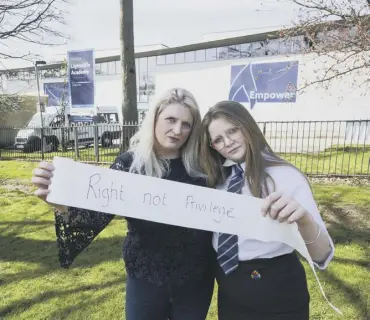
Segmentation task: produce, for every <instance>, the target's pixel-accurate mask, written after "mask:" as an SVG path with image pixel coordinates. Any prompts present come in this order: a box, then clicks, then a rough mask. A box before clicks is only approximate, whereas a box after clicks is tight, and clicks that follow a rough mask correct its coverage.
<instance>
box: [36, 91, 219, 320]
mask: <svg viewBox="0 0 370 320" xmlns="http://www.w3.org/2000/svg"><path fill="white" fill-rule="evenodd" d="M200 122H201V120H200V113H199V109H198V105H197V103H196V101H195V99H194V97H193V96H192V94H191V93H189V92H188V91H186V90H183V89H173V90H171V91H169V92H168V93H167V94H166V95H165V96H164V97H163V98H162V99H161V100H160V101H159V102H158V103H157V105H156V106H154V107H153V108H151V109H150V110H149V113H148V115H147V117H146V119H145V120H144V122H143V124H142V127H141V129H140V131H139V132H138V133H137V134H136V135H135V136H134V137H133V138H132V139H131V145H130V149H129V151H128V152H126V153H123V154H122V155H120V156H119V157H118V158H117V159H116V160H115V162H114V163H113V165H112V166H111V168H112V169H114V170H122V171H129V172H132V173H137V174H145V175H148V176H152V177H157V178H163V179H168V180H172V181H178V182H182V183H189V184H193V185H198V186H206V182H205V179H204V175H203V174H202V173H200V170H199V168H198V165H197V160H196V154H195V152H194V150H196V144H197V136H198V135H199V130H200ZM52 171H53V167H52V165H51V164H49V163H44V162H43V163H41V164H40V165H39V168H37V169H36V170H35V172H34V176H33V178H32V181H33V183H34V184H35V185H37V186H38V190H36V195H37V196H39V197H40V198H42V199H44V200H45V197H46V196H47V194H48V190H47V187H48V185H50V177H51V176H52ZM57 209H58V210H59V211H63V212H67V215H65V214H60V213H58V214H57V215H56V225H57V235H58V242H59V247H60V260H61V263H62V266H64V267H68V266H69V265H70V264H71V263H72V261H73V259H74V257H75V256H76V255H77V254H78V253H79V252H80V251H82V250H83V248H85V247H86V246H87V245H88V244H89V243H90V242H91V241H92V240H93V239H94V237H95V236H96V235H98V234H99V232H100V231H101V230H103V229H104V227H105V226H106V225H107V224H108V223H109V222H110V221H111V220H112V219H113V217H114V215H108V214H104V213H98V212H91V211H88V210H82V209H78V208H61V207H58V208H57ZM127 222H128V224H127V226H128V234H127V236H126V238H125V242H124V249H123V257H124V261H125V267H126V270H127V282H126V319H128V320H140V319H143V320H146V319H150V320H157V319H158V320H165V319H174V320H181V319H192V320H197V319H199V320H204V319H205V318H206V316H207V312H208V308H209V305H210V301H211V298H212V294H213V286H214V272H213V269H214V268H213V267H212V264H213V262H212V261H214V250H213V248H212V233H211V232H205V231H199V230H194V229H188V228H181V227H176V226H170V225H165V224H161V223H154V222H149V221H144V220H139V219H132V218H127Z"/></svg>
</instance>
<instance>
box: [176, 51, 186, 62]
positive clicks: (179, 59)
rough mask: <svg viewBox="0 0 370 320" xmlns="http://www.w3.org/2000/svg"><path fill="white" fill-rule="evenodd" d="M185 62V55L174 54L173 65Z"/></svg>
mask: <svg viewBox="0 0 370 320" xmlns="http://www.w3.org/2000/svg"><path fill="white" fill-rule="evenodd" d="M184 62H185V53H184V52H181V53H176V54H175V63H184Z"/></svg>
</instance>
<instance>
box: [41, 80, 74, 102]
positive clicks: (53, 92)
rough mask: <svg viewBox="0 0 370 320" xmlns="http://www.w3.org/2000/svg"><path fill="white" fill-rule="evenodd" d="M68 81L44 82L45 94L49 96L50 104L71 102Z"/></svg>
mask: <svg viewBox="0 0 370 320" xmlns="http://www.w3.org/2000/svg"><path fill="white" fill-rule="evenodd" d="M68 91H69V90H68V83H64V82H47V83H44V94H45V95H47V96H48V106H51V107H57V106H61V105H63V104H64V105H68V104H69V92H68Z"/></svg>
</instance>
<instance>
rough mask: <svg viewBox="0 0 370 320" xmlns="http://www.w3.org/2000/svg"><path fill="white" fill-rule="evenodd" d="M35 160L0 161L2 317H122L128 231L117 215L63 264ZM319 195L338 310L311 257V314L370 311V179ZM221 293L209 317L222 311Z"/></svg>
mask: <svg viewBox="0 0 370 320" xmlns="http://www.w3.org/2000/svg"><path fill="white" fill-rule="evenodd" d="M34 166H35V164H34V163H27V162H17V161H0V208H1V211H0V248H1V250H0V288H1V294H0V319H17V320H20V319H53V320H54V319H99V320H101V319H124V298H125V271H124V265H123V262H122V259H121V256H122V254H121V251H122V242H123V239H124V236H125V233H126V224H125V221H124V220H123V219H119V218H116V219H114V220H113V221H112V223H111V224H110V225H109V226H108V227H107V228H106V230H104V231H103V232H102V233H101V235H100V236H99V237H98V238H97V239H95V241H94V242H93V244H92V245H91V246H90V247H89V248H88V249H87V250H86V251H85V252H84V253H82V254H81V255H80V256H79V257H78V258H77V260H76V261H75V263H74V264H73V266H72V267H71V269H69V270H64V269H61V268H60V266H59V262H58V253H57V250H56V243H55V230H54V220H53V214H52V212H51V210H50V208H49V207H48V206H47V205H46V204H44V203H43V202H41V201H39V200H38V199H37V198H35V197H34V196H33V195H32V190H33V188H32V187H31V186H30V184H29V180H30V177H31V171H32V168H33V167H34ZM313 188H314V192H315V196H316V199H317V201H318V203H319V205H320V208H321V210H322V213H323V215H324V218H325V221H326V222H327V225H328V227H329V231H330V233H331V235H332V236H333V238H334V240H335V243H336V254H335V258H334V260H333V262H332V263H331V264H330V265H329V267H328V269H327V270H325V271H321V272H318V275H319V278H320V281H321V284H322V285H323V287H324V290H325V293H326V294H327V296H328V298H329V300H330V301H331V302H332V303H333V304H334V305H336V306H337V307H339V308H340V309H341V310H342V312H343V313H344V317H340V316H338V315H337V314H336V313H335V312H334V311H333V310H332V309H331V308H330V307H329V306H328V304H327V303H326V302H325V300H324V299H323V297H322V296H321V293H320V291H319V288H318V285H317V283H316V280H315V279H314V276H313V274H312V271H311V270H310V268H309V267H308V265H307V264H306V263H304V265H305V268H306V270H307V276H308V282H309V288H310V293H311V319H325V320H330V319H345V320H361V319H363V320H365V319H369V317H370V293H369V288H370V277H369V269H370V263H369V261H370V250H369V243H370V209H369V208H370V187H364V186H362V187H351V186H344V185H329V184H315V185H314V186H313ZM216 303H217V302H216V295H215V296H214V298H213V302H212V306H211V309H210V312H209V317H208V319H212V320H215V319H217V315H216Z"/></svg>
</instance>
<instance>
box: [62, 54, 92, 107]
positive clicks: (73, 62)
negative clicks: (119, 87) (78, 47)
mask: <svg viewBox="0 0 370 320" xmlns="http://www.w3.org/2000/svg"><path fill="white" fill-rule="evenodd" d="M68 78H69V81H68V82H69V93H70V94H69V96H70V105H71V109H72V110H73V109H77V108H91V109H93V108H94V106H95V54H94V51H93V50H83V51H69V52H68Z"/></svg>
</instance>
